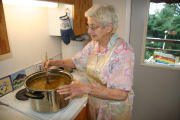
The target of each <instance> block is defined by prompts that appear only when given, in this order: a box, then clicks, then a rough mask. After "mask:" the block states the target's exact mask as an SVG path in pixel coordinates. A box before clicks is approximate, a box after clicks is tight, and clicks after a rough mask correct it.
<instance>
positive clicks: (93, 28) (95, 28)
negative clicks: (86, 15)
mask: <svg viewBox="0 0 180 120" xmlns="http://www.w3.org/2000/svg"><path fill="white" fill-rule="evenodd" d="M102 27H103V25H99V26H95V25H94V24H92V25H91V26H89V25H88V24H87V26H86V28H87V29H91V30H92V31H96V30H97V29H98V28H102Z"/></svg>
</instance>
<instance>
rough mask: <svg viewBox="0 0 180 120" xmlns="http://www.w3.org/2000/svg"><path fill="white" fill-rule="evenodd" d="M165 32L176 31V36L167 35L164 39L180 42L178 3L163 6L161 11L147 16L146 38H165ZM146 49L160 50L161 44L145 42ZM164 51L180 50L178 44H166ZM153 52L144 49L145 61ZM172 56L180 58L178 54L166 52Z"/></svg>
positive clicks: (179, 53) (179, 11)
mask: <svg viewBox="0 0 180 120" xmlns="http://www.w3.org/2000/svg"><path fill="white" fill-rule="evenodd" d="M165 31H176V32H177V34H176V35H167V36H166V39H176V40H180V3H175V4H164V8H163V9H162V10H161V11H156V13H155V14H153V15H151V14H149V18H148V28H147V37H152V38H161V39H164V38H165ZM146 47H154V48H162V47H163V42H151V41H146ZM166 49H175V50H180V43H179V44H178V43H169V42H167V43H166ZM153 52H154V50H149V49H146V52H145V59H148V58H149V57H150V56H152V55H153ZM167 53H170V54H173V55H174V56H180V52H174V51H173V52H169V51H168V52H167Z"/></svg>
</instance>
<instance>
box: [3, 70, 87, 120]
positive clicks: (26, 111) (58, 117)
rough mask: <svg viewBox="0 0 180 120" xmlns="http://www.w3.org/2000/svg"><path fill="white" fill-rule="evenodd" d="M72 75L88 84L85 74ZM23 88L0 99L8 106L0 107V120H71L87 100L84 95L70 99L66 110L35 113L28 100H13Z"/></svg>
mask: <svg viewBox="0 0 180 120" xmlns="http://www.w3.org/2000/svg"><path fill="white" fill-rule="evenodd" d="M72 75H73V77H74V78H75V79H76V80H78V81H80V82H82V83H85V84H88V82H87V80H86V75H85V73H83V72H80V71H74V72H73V73H72ZM23 87H24V86H22V87H21V88H19V89H17V90H15V91H13V92H11V93H9V94H7V95H5V96H3V97H1V98H0V101H1V102H3V103H5V104H7V105H8V106H4V105H0V120H12V119H13V120H32V119H33V120H73V119H74V118H75V117H76V116H77V115H78V113H79V112H80V111H81V110H82V109H83V107H84V106H85V105H86V104H87V99H88V98H87V95H84V96H83V97H79V98H74V99H72V100H71V101H70V103H69V105H68V106H67V107H66V108H64V109H62V110H60V111H58V112H54V113H40V112H35V111H33V110H32V109H31V107H30V101H29V100H27V101H20V100H17V99H16V98H15V94H16V93H17V91H19V90H20V89H22V88H23Z"/></svg>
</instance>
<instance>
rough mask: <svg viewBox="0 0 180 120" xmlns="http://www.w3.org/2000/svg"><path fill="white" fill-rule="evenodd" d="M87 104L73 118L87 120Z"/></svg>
mask: <svg viewBox="0 0 180 120" xmlns="http://www.w3.org/2000/svg"><path fill="white" fill-rule="evenodd" d="M87 114H88V105H86V106H85V107H84V108H83V109H82V110H81V112H80V113H79V114H78V115H77V116H76V118H75V119H74V120H88V115H87Z"/></svg>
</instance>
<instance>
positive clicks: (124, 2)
mask: <svg viewBox="0 0 180 120" xmlns="http://www.w3.org/2000/svg"><path fill="white" fill-rule="evenodd" d="M93 4H111V5H113V6H114V7H115V9H116V11H117V14H118V18H119V23H118V24H119V26H118V30H117V33H118V34H119V36H120V37H122V38H123V39H125V40H126V41H127V42H129V32H130V14H131V0H93Z"/></svg>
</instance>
